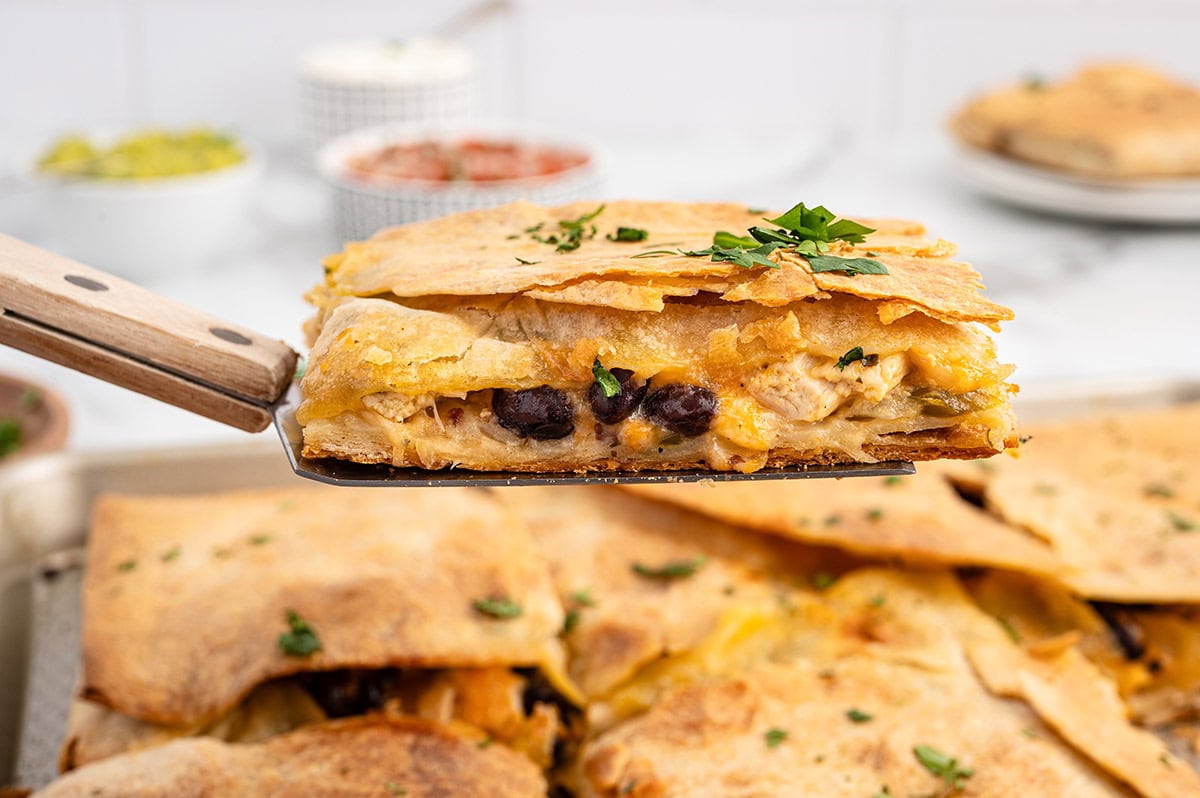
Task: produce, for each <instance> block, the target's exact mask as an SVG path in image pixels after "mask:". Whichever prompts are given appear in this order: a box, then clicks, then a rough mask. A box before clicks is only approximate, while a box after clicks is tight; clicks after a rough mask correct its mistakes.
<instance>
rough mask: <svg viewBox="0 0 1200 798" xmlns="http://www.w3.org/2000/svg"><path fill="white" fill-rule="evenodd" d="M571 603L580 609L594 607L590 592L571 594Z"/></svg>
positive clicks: (594, 600) (593, 599)
mask: <svg viewBox="0 0 1200 798" xmlns="http://www.w3.org/2000/svg"><path fill="white" fill-rule="evenodd" d="M571 601H573V602H575V603H576V604H578V605H579V606H580V607H595V606H596V599H595V598H593V597H592V591H591V590H590V589H589V590H576V591H575V592H574V593H572V594H571Z"/></svg>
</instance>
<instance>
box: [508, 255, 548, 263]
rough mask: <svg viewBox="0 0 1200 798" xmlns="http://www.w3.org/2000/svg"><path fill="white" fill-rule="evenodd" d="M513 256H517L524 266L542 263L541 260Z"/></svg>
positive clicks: (518, 261)
mask: <svg viewBox="0 0 1200 798" xmlns="http://www.w3.org/2000/svg"><path fill="white" fill-rule="evenodd" d="M513 257H514V258H516V259H517V263H519V264H521V265H522V266H533V265H534V264H535V263H541V261H540V260H525V259H524V258H522V257H521V256H519V255H513Z"/></svg>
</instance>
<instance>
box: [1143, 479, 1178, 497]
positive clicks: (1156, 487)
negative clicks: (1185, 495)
mask: <svg viewBox="0 0 1200 798" xmlns="http://www.w3.org/2000/svg"><path fill="white" fill-rule="evenodd" d="M1143 490H1144V491H1145V494H1146V495H1147V496H1162V497H1163V498H1164V499H1172V498H1174V497H1175V491H1174V490H1172V489H1171V486H1170V485H1164V484H1163V483H1161V482H1152V483H1150V484H1149V485H1147V486H1146V487H1145V488H1144V489H1143Z"/></svg>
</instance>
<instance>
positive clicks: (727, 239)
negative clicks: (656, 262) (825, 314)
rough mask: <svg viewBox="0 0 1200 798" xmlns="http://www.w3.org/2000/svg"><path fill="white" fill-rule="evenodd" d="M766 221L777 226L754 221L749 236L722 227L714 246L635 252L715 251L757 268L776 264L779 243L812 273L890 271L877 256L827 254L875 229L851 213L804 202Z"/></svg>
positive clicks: (717, 258) (722, 258)
mask: <svg viewBox="0 0 1200 798" xmlns="http://www.w3.org/2000/svg"><path fill="white" fill-rule="evenodd" d="M766 221H768V222H770V223H771V224H774V225H777V227H775V228H768V227H759V226H757V225H755V226H754V227H751V228H750V229H749V230H748V231H747V232H749V233H750V235H749V236H739V235H735V234H733V233H730V232H727V231H725V230H718V231H717V232H716V234H714V235H713V243H712V246H710V247H708V248H707V249H697V250H690V251H687V250H674V251H672V250H669V249H657V250H651V251H649V252H641V253H639V254H637V255H633V256H632V257H635V258H644V257H650V256H652V255H674V254H676V252H678V253H679V254H681V255H686V256H688V257H692V258H696V257H704V256H711V257H712V260H713V262H714V263H721V262H729V263H734V264H737V265H738V266H741V267H743V268H746V269H753V268H755V267H757V266H765V267H766V268H769V269H778V268H779V264H778V263H776V262H775V261H773V260H771V259H770V258H768V257H767V256H768V255H770V254H771V253H772V252H774V251H775V250H777V249H785V250H789V251H793V252H795V253H796V254H798V255H803V256H804V257H805V258H807V259H808V262H809V265H810V266H811V267H812V270H813V273H814V274H819V273H822V272H841V273H843V274H846V275H848V276H853V275H856V274H887V273H888V270H887V267H886V266H884V265H883V264H882V263H880V262H879V261H877V260H871V259H870V258H842V257H839V256H837V255H828V254H826V253H827V252H828V251H829V244H830V243H831V242H833V241H845V242H846V243H848V244H861V243H862V242H863V241H864V240H865V239H866V236H867V235H868V234H869V233H873V232H875V230H874V229H873V228H870V227H867V226H866V225H861V224H859V223H858V222H852V221H850V220H849V219H838V218H837V217H836V216H835V215H834V214H833V213H831V212H830V211H829V210H828V209H827V208H825V207H823V206H820V205H818V206H817V207H815V208H808V207H806V206H805V205H804V203H803V202H801V203H799V204H798V205H796V206H794V207H793V208H792V209H791V210H789V211H788V212H787V213H784V214H783V215H781V216H777V217H776V218H774V219H767V220H766Z"/></svg>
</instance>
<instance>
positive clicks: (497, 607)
mask: <svg viewBox="0 0 1200 798" xmlns="http://www.w3.org/2000/svg"><path fill="white" fill-rule="evenodd" d="M471 606H472V607H474V608H475V609H476V610H477V611H479V612H482V613H483V614H484V615H490V616H492V617H493V618H501V619H504V620H508V619H510V618H517V617H519V616H520V615H521V605H520V604H518V603H517V602H515V601H513V600H512V599H508V598H483V599H475V600H474V601H473V602H471Z"/></svg>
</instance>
